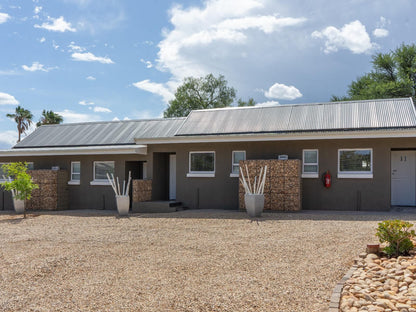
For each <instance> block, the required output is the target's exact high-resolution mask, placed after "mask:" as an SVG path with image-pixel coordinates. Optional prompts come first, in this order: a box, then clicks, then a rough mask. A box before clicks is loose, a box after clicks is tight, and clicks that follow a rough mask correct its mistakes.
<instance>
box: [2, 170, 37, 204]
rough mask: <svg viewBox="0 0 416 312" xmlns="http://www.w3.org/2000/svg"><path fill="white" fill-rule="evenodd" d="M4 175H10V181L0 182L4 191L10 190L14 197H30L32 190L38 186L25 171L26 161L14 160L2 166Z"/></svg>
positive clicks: (23, 198)
mask: <svg viewBox="0 0 416 312" xmlns="http://www.w3.org/2000/svg"><path fill="white" fill-rule="evenodd" d="M2 169H3V172H4V173H5V176H6V177H10V178H11V180H10V181H6V182H3V183H0V185H2V186H3V187H4V189H5V190H6V191H12V193H13V198H15V199H21V200H25V199H30V198H31V196H32V190H33V189H37V188H39V186H38V185H37V184H35V183H33V181H32V177H31V176H30V175H29V174H28V173H27V163H23V162H14V163H9V164H5V165H3V166H2Z"/></svg>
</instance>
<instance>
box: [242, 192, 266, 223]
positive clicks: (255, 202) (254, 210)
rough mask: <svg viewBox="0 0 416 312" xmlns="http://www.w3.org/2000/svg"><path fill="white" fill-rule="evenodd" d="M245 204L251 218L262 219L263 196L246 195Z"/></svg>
mask: <svg viewBox="0 0 416 312" xmlns="http://www.w3.org/2000/svg"><path fill="white" fill-rule="evenodd" d="M244 203H245V205H246V210H247V213H248V215H249V216H250V217H260V216H261V214H262V212H263V208H264V195H263V194H245V195H244Z"/></svg>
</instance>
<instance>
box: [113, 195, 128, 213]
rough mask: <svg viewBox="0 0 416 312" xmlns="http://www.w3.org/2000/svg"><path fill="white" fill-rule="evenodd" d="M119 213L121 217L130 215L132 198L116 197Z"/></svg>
mask: <svg viewBox="0 0 416 312" xmlns="http://www.w3.org/2000/svg"><path fill="white" fill-rule="evenodd" d="M116 202H117V211H118V214H119V215H120V216H127V215H128V214H129V206H130V196H128V195H127V196H124V195H116Z"/></svg>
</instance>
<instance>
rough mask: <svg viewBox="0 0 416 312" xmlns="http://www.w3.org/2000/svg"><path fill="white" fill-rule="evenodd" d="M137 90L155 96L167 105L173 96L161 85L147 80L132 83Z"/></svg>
mask: <svg viewBox="0 0 416 312" xmlns="http://www.w3.org/2000/svg"><path fill="white" fill-rule="evenodd" d="M133 86H135V87H136V88H138V89H141V90H144V91H147V92H151V93H153V94H157V95H159V96H161V97H162V98H163V101H164V102H166V103H168V102H169V101H170V100H172V99H173V97H174V94H173V93H172V92H171V91H170V90H169V89H168V88H167V87H166V86H165V85H164V84H162V83H156V82H151V81H150V80H149V79H146V80H142V81H138V82H135V83H133Z"/></svg>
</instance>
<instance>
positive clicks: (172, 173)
mask: <svg viewBox="0 0 416 312" xmlns="http://www.w3.org/2000/svg"><path fill="white" fill-rule="evenodd" d="M174 199H176V155H175V154H171V155H169V200H174Z"/></svg>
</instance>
